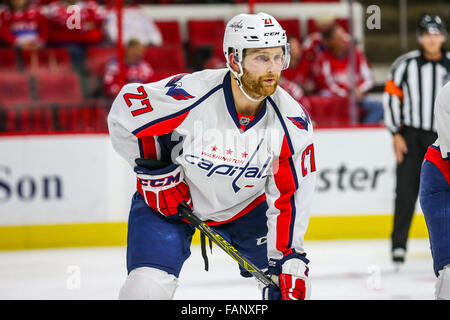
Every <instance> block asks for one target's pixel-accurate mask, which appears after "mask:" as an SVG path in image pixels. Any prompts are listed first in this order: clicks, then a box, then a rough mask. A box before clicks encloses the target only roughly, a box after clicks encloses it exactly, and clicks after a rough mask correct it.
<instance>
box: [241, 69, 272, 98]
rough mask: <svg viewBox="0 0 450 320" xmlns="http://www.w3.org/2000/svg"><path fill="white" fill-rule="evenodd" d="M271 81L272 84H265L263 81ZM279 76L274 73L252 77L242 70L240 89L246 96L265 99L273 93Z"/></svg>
mask: <svg viewBox="0 0 450 320" xmlns="http://www.w3.org/2000/svg"><path fill="white" fill-rule="evenodd" d="M266 79H273V80H274V81H272V83H266V82H265V81H264V80H266ZM279 81H280V75H279V74H276V73H265V74H263V75H261V76H254V75H253V74H252V73H251V72H249V71H248V70H246V69H244V74H243V75H242V78H241V82H242V87H243V89H244V90H245V92H246V93H247V94H249V95H250V96H251V97H254V98H260V97H267V96H270V95H272V94H274V93H275V90H276V89H277V86H278V82H279Z"/></svg>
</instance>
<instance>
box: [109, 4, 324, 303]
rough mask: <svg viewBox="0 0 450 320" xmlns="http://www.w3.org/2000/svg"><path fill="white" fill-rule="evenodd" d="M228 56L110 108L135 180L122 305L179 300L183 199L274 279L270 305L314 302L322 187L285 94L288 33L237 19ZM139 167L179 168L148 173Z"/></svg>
mask: <svg viewBox="0 0 450 320" xmlns="http://www.w3.org/2000/svg"><path fill="white" fill-rule="evenodd" d="M223 51H224V54H225V58H226V61H227V68H224V69H217V70H204V71H200V72H195V73H193V74H180V75H176V76H173V77H169V78H167V79H164V80H161V81H158V82H155V83H148V84H138V83H132V84H127V85H125V86H124V87H123V88H122V89H121V91H120V93H119V94H118V96H117V97H116V99H115V101H114V102H113V105H112V108H111V111H110V114H109V116H108V126H109V131H110V136H111V139H112V144H113V146H114V148H115V149H116V151H117V152H118V153H119V154H120V155H121V156H122V157H124V158H125V159H126V160H127V161H128V162H129V163H130V165H131V166H132V167H134V171H135V172H136V175H137V192H136V193H135V194H134V196H133V199H132V204H131V210H130V215H129V221H128V239H127V269H128V277H127V279H126V281H125V284H124V285H123V287H122V288H121V290H120V293H119V298H120V299H171V298H173V296H174V292H175V289H176V287H177V278H178V276H179V273H180V270H181V268H182V265H183V263H184V261H185V260H186V259H187V258H188V257H189V255H190V249H189V248H190V244H191V240H192V235H193V233H194V228H193V226H192V225H190V224H188V223H186V222H185V221H180V218H179V217H178V215H177V211H176V207H177V205H178V203H180V202H181V201H183V200H184V201H186V202H187V203H188V204H190V206H191V208H192V209H193V212H194V214H195V215H197V216H198V217H199V218H200V219H201V220H203V221H205V222H206V223H207V224H208V225H210V226H212V227H213V228H214V229H215V230H216V231H217V232H219V233H220V234H221V236H222V237H223V238H224V239H226V240H228V241H229V242H230V243H231V244H232V245H233V246H235V247H236V248H238V249H239V251H240V252H241V253H242V254H243V255H245V256H246V257H247V258H248V259H250V260H251V261H252V262H253V263H254V264H255V265H256V266H257V267H259V268H261V269H267V272H268V273H270V276H272V277H273V278H274V279H276V281H277V282H278V283H279V287H276V286H270V287H265V288H263V297H264V298H268V299H286V300H299V299H306V298H308V297H309V294H310V283H309V279H308V271H309V268H308V263H309V261H308V259H307V258H306V253H305V251H304V248H303V242H304V234H305V232H306V229H307V226H308V220H309V210H310V205H311V199H312V195H313V191H314V186H315V179H316V177H315V176H316V173H315V171H316V167H315V162H314V144H313V140H312V133H313V130H312V125H311V120H310V119H309V116H308V114H307V113H306V112H305V111H304V110H303V108H302V106H301V105H300V104H299V103H298V102H296V101H295V100H294V99H293V98H292V97H291V96H289V95H288V94H287V93H286V92H285V91H284V90H283V89H281V88H279V87H277V83H278V80H279V78H280V74H281V71H282V70H283V69H285V68H286V67H287V66H288V63H289V47H288V45H287V42H286V35H285V31H284V30H283V29H282V28H281V26H280V25H279V23H278V22H277V21H276V20H275V19H274V18H273V17H272V16H270V15H268V14H265V13H258V14H239V15H237V16H235V17H234V18H232V19H231V20H230V21H229V22H228V24H227V26H226V30H225V36H224V41H223ZM136 158H151V159H157V160H162V161H165V162H170V163H171V164H170V165H168V166H167V167H166V168H164V169H160V170H149V169H148V168H144V167H141V166H136V164H135V159H136ZM241 275H242V276H244V277H246V276H247V277H248V276H250V274H249V273H248V272H246V271H245V270H244V269H242V268H241Z"/></svg>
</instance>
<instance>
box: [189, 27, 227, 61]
mask: <svg viewBox="0 0 450 320" xmlns="http://www.w3.org/2000/svg"><path fill="white" fill-rule="evenodd" d="M225 26H226V23H225V21H224V20H222V19H211V20H199V19H191V20H188V22H187V29H188V38H189V46H188V48H187V52H188V57H189V58H188V61H187V63H188V65H189V66H191V67H192V68H194V69H201V68H202V65H203V63H204V62H205V61H206V60H207V59H209V58H210V57H211V55H212V54H213V52H214V50H215V49H214V48H215V47H217V46H220V45H222V44H223V36H224V33H225Z"/></svg>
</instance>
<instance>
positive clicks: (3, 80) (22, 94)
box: [0, 72, 33, 108]
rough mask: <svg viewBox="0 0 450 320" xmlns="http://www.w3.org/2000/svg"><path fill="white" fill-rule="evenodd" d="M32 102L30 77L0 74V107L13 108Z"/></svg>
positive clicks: (16, 74)
mask: <svg viewBox="0 0 450 320" xmlns="http://www.w3.org/2000/svg"><path fill="white" fill-rule="evenodd" d="M32 101H33V99H32V95H31V88H30V77H29V76H28V75H25V74H20V73H6V72H1V73H0V105H1V106H3V107H4V108H9V107H15V106H19V105H22V104H27V103H31V102H32Z"/></svg>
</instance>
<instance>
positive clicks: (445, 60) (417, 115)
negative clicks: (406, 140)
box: [383, 50, 450, 133]
mask: <svg viewBox="0 0 450 320" xmlns="http://www.w3.org/2000/svg"><path fill="white" fill-rule="evenodd" d="M449 80H450V52H444V54H443V56H442V58H441V59H440V60H439V61H429V60H427V59H425V57H424V56H423V55H422V53H421V51H419V50H414V51H411V52H408V53H406V54H404V55H402V56H400V57H399V58H397V60H395V62H394V63H393V64H392V68H391V72H390V73H389V77H388V80H387V82H386V86H385V90H384V91H385V92H384V94H383V105H384V122H385V125H386V127H387V128H388V129H389V130H390V131H391V132H392V133H396V132H398V131H399V130H400V129H401V128H402V127H403V126H408V127H413V128H416V129H421V130H425V131H431V132H436V123H435V121H434V117H433V114H434V100H435V98H436V95H437V92H438V91H439V89H440V88H441V87H443V86H444V85H445V84H446V83H447V81H449Z"/></svg>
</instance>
